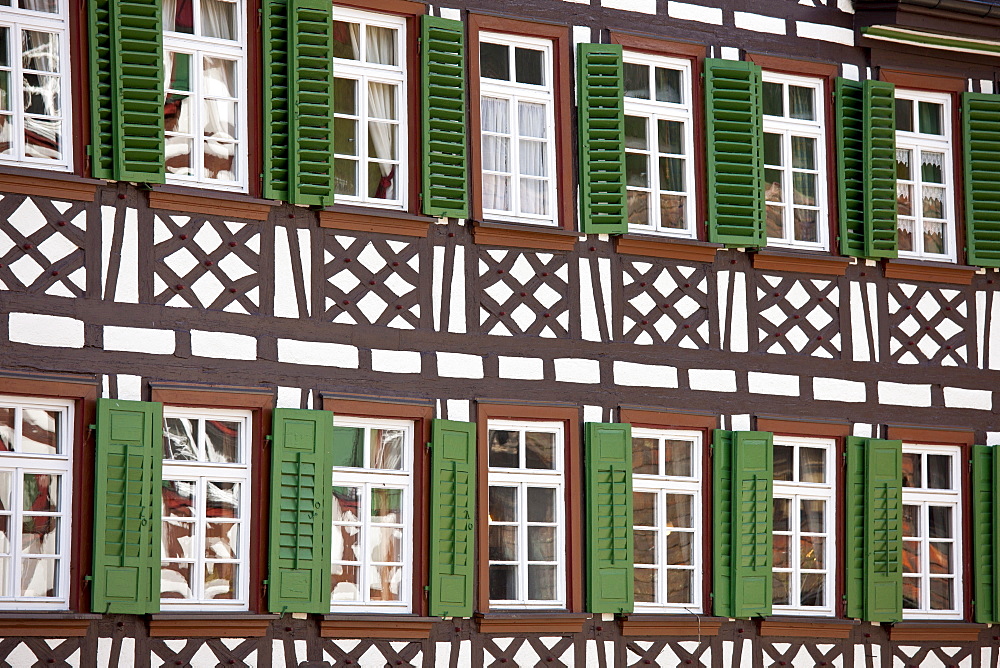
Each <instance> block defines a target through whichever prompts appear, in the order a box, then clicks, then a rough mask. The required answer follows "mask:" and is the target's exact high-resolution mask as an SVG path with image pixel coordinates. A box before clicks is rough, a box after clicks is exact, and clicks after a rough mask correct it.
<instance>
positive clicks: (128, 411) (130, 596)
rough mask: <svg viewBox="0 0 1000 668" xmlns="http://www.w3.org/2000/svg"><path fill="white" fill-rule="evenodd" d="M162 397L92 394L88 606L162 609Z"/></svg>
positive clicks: (117, 610)
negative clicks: (91, 560) (136, 398)
mask: <svg viewBox="0 0 1000 668" xmlns="http://www.w3.org/2000/svg"><path fill="white" fill-rule="evenodd" d="M162 434H163V404H160V403H155V402H147V401H118V400H113V399H98V400H97V452H96V456H95V465H94V471H95V480H94V564H93V582H92V585H93V590H92V601H91V603H92V610H93V611H94V612H97V613H111V614H139V615H141V614H146V613H151V612H159V610H160V549H161V548H160V503H161V494H162V493H161V491H160V490H161V487H162V482H163V475H162V459H163V436H162Z"/></svg>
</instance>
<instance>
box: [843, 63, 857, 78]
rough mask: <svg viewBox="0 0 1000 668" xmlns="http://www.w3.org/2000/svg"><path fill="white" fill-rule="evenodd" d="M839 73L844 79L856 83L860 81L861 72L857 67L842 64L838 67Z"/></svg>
mask: <svg viewBox="0 0 1000 668" xmlns="http://www.w3.org/2000/svg"><path fill="white" fill-rule="evenodd" d="M840 72H841V75H842V76H843V77H844V78H845V79H850V80H852V81H858V80H860V79H861V71H860V70H859V69H858V66H857V65H851V64H850V63H844V64H843V65H841V66H840Z"/></svg>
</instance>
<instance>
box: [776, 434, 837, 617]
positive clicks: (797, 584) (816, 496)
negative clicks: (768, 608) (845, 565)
mask: <svg viewBox="0 0 1000 668" xmlns="http://www.w3.org/2000/svg"><path fill="white" fill-rule="evenodd" d="M835 450H836V448H835V441H833V440H832V439H816V438H799V437H789V436H775V437H774V515H773V522H774V524H773V532H774V533H773V535H774V543H773V544H774V562H773V563H774V566H773V570H774V576H773V583H774V585H773V591H774V598H773V610H774V614H776V615H779V614H792V615H802V614H809V615H830V616H832V615H833V614H834V596H835V593H834V589H835V588H834V574H835V572H836V560H835V545H834V536H835V531H834V528H835V527H836V524H835V517H834V515H835V509H836V500H835V499H836V497H835V490H836V479H835V478H836V473H835V471H836V469H835V467H834V453H835Z"/></svg>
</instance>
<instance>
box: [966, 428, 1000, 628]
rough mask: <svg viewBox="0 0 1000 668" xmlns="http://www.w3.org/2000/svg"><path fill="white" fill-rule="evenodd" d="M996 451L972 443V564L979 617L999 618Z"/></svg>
mask: <svg viewBox="0 0 1000 668" xmlns="http://www.w3.org/2000/svg"><path fill="white" fill-rule="evenodd" d="M995 458H996V450H995V449H994V448H991V447H989V446H985V445H974V446H972V563H973V583H972V586H973V601H974V607H975V619H976V621H977V622H979V623H980V624H991V623H995V622H996V621H997V617H998V615H997V601H996V598H997V592H996V591H995V590H994V583H995V582H996V568H997V564H996V557H997V553H996V545H995V543H996V535H995V534H996V522H997V516H996V503H997V500H996V478H995V475H996V467H997V463H996V460H995Z"/></svg>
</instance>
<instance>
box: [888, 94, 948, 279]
mask: <svg viewBox="0 0 1000 668" xmlns="http://www.w3.org/2000/svg"><path fill="white" fill-rule="evenodd" d="M896 99H901V100H909V101H911V102H913V113H914V131H913V132H903V131H902V130H896V150H897V151H899V150H901V149H904V150H909V151H910V156H911V160H912V161H913V162H912V164H911V165H910V174H911V175H912V176H913V177H914V178H913V180H911V181H904V180H902V179H899V183H902V184H907V185H910V186H912V188H913V190H912V192H913V196H912V199H911V206H912V211H913V213H912V215H910V216H907V218H911V219H912V220H913V234H912V237H913V248H914V250H912V251H904V250H900V251H899V257H901V258H906V257H908V258H916V259H921V260H937V261H940V262H957V261H958V251H957V248H956V247H957V245H958V235H957V233H956V228H957V224H956V222H957V219H958V216H957V212H956V211H955V163H954V154H953V150H954V148H953V142H954V131H953V127H952V113H953V105H954V101H953V99H952V96H951V95H950V94H948V93H930V92H924V91H915V90H902V89H899V88H897V89H896ZM920 102H930V103H933V104H942V105H944V108H943V109H942V111H941V115H942V116H943V118H942V121H941V122H942V129H943V130H944V134H943V135H929V134H924V133H922V132H920V131H919V130H920V127H919V125H917V123H918V122H919V118H920V115H919V114H920V112H919V111H918V109H919V103H920ZM923 151H927V152H929V153H944V170H943V171H944V181H945V183H944V189H945V202H944V206H945V217H944V233H943V234H944V237H945V245H946V246H947V249H948V252H947V253H943V254H942V253H927V252H925V251H924V232H923V227H924V209H923V187H924V184H923V178H922V177H921V175H920V165H921V164H922V161H921V157H920V156H921V153H922V152H923ZM893 168H894V169H895V166H894V167H893ZM929 186H930V187H940V185H931V184H929ZM898 215H899V214H898V213H897V224H898Z"/></svg>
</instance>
